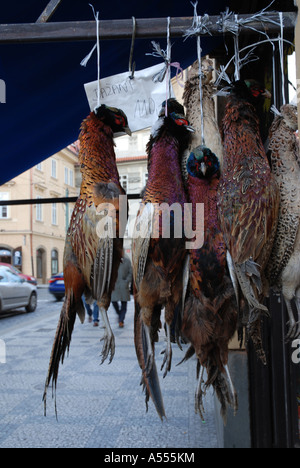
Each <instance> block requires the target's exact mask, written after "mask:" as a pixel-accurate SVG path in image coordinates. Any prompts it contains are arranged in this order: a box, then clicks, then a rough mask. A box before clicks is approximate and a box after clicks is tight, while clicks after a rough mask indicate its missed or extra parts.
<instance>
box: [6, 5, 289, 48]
mask: <svg viewBox="0 0 300 468" xmlns="http://www.w3.org/2000/svg"><path fill="white" fill-rule="evenodd" d="M250 16H251V15H240V17H241V18H249V17H250ZM269 16H270V19H271V20H276V21H278V14H277V13H273V14H271V13H270V15H269ZM283 17H284V25H285V32H293V31H294V28H295V25H296V19H297V14H296V13H293V12H288V13H284V14H283ZM219 19H220V17H219V16H212V17H210V20H211V22H212V26H211V27H210V32H211V35H212V36H217V35H222V34H223V31H221V30H220V27H219V25H218V24H217V21H218V20H219ZM192 21H193V19H192V18H191V17H186V18H171V28H170V29H171V36H172V37H182V35H183V33H184V32H185V31H186V30H187V29H188V28H190V27H191V25H192ZM136 24H137V29H136V37H137V38H145V39H147V38H151V39H153V38H159V37H165V36H166V29H167V19H166V18H155V19H154V18H143V19H137V20H136ZM249 26H251V27H252V28H254V29H256V30H258V31H263V32H265V31H267V32H268V33H269V34H275V33H278V32H279V27H278V26H276V25H274V24H273V23H271V22H270V23H269V24H268V25H266V23H264V24H262V23H261V22H257V21H253V22H252V23H250V24H249ZM243 33H247V34H248V35H249V34H254V31H253V30H251V29H248V28H241V34H243ZM205 35H208V34H203V36H205ZM100 37H101V39H102V40H110V39H131V37H132V19H128V20H105V21H100ZM93 40H96V27H95V21H81V22H64V23H33V24H32V23H30V24H2V25H0V44H5V43H31V42H67V41H93Z"/></svg>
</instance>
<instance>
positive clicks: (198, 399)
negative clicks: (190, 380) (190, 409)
mask: <svg viewBox="0 0 300 468" xmlns="http://www.w3.org/2000/svg"><path fill="white" fill-rule="evenodd" d="M203 374H204V367H203V366H201V369H200V375H199V379H198V385H197V389H196V394H195V413H196V414H199V415H200V418H201V420H202V421H204V413H205V410H204V406H203V397H204V396H205V395H206V391H205V389H204V388H203V384H204V380H203Z"/></svg>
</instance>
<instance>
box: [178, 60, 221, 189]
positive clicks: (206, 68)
mask: <svg viewBox="0 0 300 468" xmlns="http://www.w3.org/2000/svg"><path fill="white" fill-rule="evenodd" d="M212 71H213V62H212V61H211V60H209V59H205V58H203V59H202V73H203V78H202V90H203V117H204V138H205V145H206V146H207V148H209V149H210V150H211V151H212V152H213V153H214V154H215V155H216V156H217V157H218V159H219V161H220V165H221V168H222V165H223V145H222V139H221V134H220V130H219V127H218V123H217V119H216V111H215V102H214V98H213V95H214V93H215V91H216V89H215V87H214V86H213V82H212V79H213V74H212ZM183 101H184V107H185V109H186V118H187V119H188V121H189V122H190V124H191V125H192V127H193V128H194V129H195V133H194V134H193V135H192V138H191V142H190V144H189V147H188V150H187V151H186V152H185V154H184V157H183V160H182V174H183V176H184V179H185V180H187V177H188V176H187V171H186V163H187V160H188V157H189V155H190V153H191V151H192V150H193V149H194V148H196V147H198V146H200V145H202V132H201V110H200V89H199V64H198V61H196V62H194V63H193V65H192V66H191V68H190V69H189V72H188V79H187V81H186V83H185V89H184V95H183Z"/></svg>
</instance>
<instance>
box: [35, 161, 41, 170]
mask: <svg viewBox="0 0 300 468" xmlns="http://www.w3.org/2000/svg"><path fill="white" fill-rule="evenodd" d="M35 168H36V169H37V170H38V171H42V163H38V164H37V165H36V166H35Z"/></svg>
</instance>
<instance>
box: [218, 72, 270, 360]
mask: <svg viewBox="0 0 300 468" xmlns="http://www.w3.org/2000/svg"><path fill="white" fill-rule="evenodd" d="M263 94H265V92H264V90H263V89H261V87H258V86H256V85H255V84H254V83H252V82H249V88H248V86H247V85H246V83H245V82H243V81H237V82H235V83H233V84H232V86H231V94H230V96H229V98H228V102H227V105H226V109H225V117H224V121H223V135H224V164H223V172H222V175H221V180H220V186H219V193H218V206H219V220H220V226H221V231H222V232H223V235H224V239H225V242H226V245H227V248H228V251H229V254H230V256H231V259H232V261H233V264H234V266H235V272H236V275H237V278H238V281H239V285H240V287H241V290H242V293H243V295H244V297H245V298H246V300H247V302H248V305H249V317H248V320H247V330H248V333H249V335H250V337H251V338H252V341H253V344H254V346H255V348H256V351H257V353H258V355H259V357H260V358H261V359H262V360H263V361H264V362H265V354H264V351H263V347H262V337H261V320H260V319H261V314H262V313H264V314H268V309H267V308H266V307H265V306H264V305H262V303H261V302H262V301H263V298H264V294H267V291H264V290H263V286H264V281H263V280H264V277H263V273H264V269H265V267H266V264H267V261H268V259H269V256H270V253H271V250H272V245H273V242H274V237H275V233H276V226H277V218H278V208H279V190H278V186H277V183H276V181H275V178H274V176H273V175H272V174H271V170H270V166H269V163H268V159H267V156H266V153H265V151H264V147H263V144H262V141H261V137H260V131H259V119H258V117H257V114H256V109H255V102H256V99H257V98H259V97H260V96H261V95H263Z"/></svg>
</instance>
